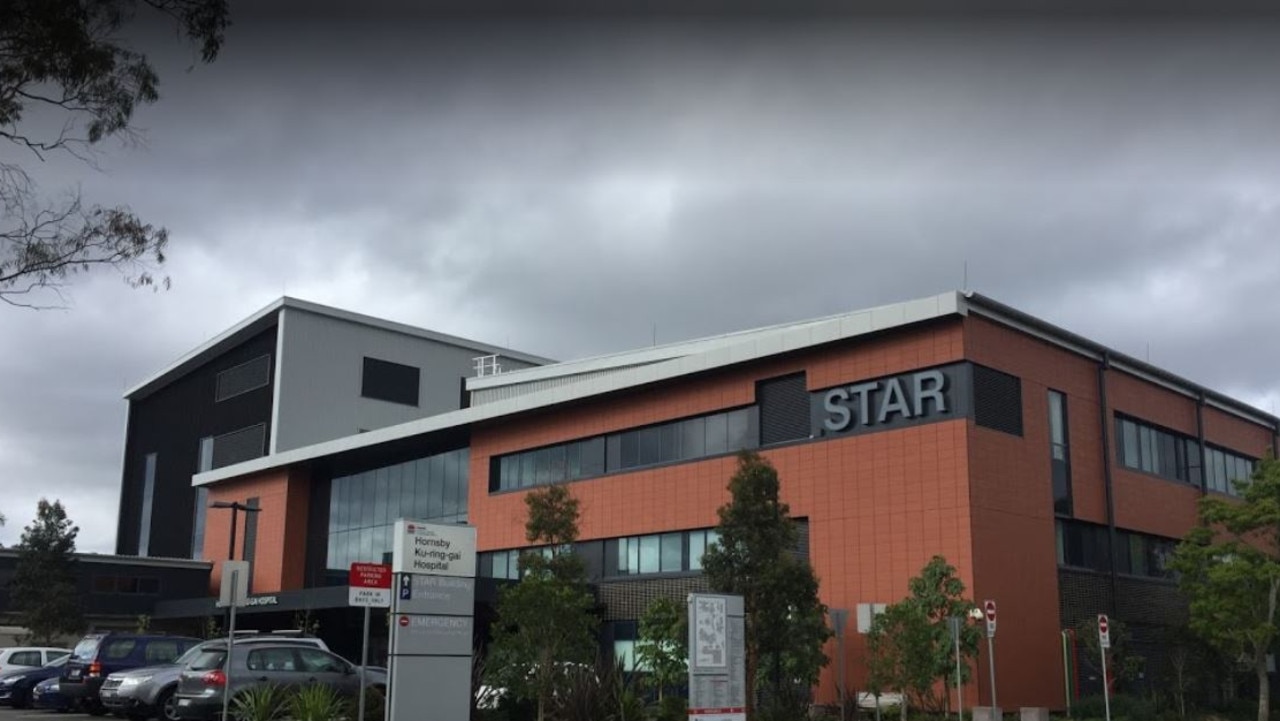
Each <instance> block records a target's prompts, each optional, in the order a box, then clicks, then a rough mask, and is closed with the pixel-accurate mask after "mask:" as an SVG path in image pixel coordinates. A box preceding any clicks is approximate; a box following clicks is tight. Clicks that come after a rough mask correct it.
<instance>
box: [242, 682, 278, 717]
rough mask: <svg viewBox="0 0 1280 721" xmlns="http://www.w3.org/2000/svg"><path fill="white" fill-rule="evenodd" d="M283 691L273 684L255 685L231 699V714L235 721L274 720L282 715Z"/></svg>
mask: <svg viewBox="0 0 1280 721" xmlns="http://www.w3.org/2000/svg"><path fill="white" fill-rule="evenodd" d="M285 702H286V699H285V695H284V691H283V690H282V689H281V688H280V687H279V686H276V685H275V684H267V685H265V686H255V687H253V688H251V689H248V690H245V691H242V692H240V693H238V694H236V695H235V697H234V698H233V699H232V700H231V716H232V717H233V718H235V719H236V721H275V720H276V719H278V718H280V717H282V716H283V715H284V710H285Z"/></svg>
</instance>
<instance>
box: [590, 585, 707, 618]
mask: <svg viewBox="0 0 1280 721" xmlns="http://www.w3.org/2000/svg"><path fill="white" fill-rule="evenodd" d="M599 589H600V590H599V597H600V603H601V604H602V605H603V606H604V607H605V611H604V620H606V621H623V620H626V621H634V620H636V619H638V618H640V616H641V615H643V614H644V610H645V609H646V608H648V607H649V604H651V603H653V602H654V601H656V600H658V599H659V598H669V599H672V600H674V601H679V602H681V603H683V602H684V600H685V598H686V597H687V596H688V595H689V594H690V593H707V592H709V591H710V590H711V586H710V585H709V584H708V583H707V579H706V577H705V576H701V575H698V576H683V577H679V578H652V579H637V580H634V581H631V580H627V581H612V582H606V583H601V584H600V586H599Z"/></svg>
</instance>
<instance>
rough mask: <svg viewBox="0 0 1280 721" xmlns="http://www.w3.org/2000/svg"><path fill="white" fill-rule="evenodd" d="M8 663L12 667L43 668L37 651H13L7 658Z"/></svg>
mask: <svg viewBox="0 0 1280 721" xmlns="http://www.w3.org/2000/svg"><path fill="white" fill-rule="evenodd" d="M9 663H10V664H11V665H13V666H43V665H44V664H43V663H42V662H41V658H40V652H39V651H15V652H14V653H13V655H12V656H10V657H9Z"/></svg>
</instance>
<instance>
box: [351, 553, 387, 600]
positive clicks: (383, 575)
mask: <svg viewBox="0 0 1280 721" xmlns="http://www.w3.org/2000/svg"><path fill="white" fill-rule="evenodd" d="M347 587H348V591H347V605H350V606H363V607H366V608H390V607H391V566H388V565H385V564H381V563H353V564H351V572H350V574H349V575H348V576H347Z"/></svg>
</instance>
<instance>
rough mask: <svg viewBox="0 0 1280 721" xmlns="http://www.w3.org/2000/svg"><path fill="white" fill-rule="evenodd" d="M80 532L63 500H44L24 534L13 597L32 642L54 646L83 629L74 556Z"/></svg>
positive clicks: (10, 588)
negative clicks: (61, 639)
mask: <svg viewBox="0 0 1280 721" xmlns="http://www.w3.org/2000/svg"><path fill="white" fill-rule="evenodd" d="M79 533H80V529H79V527H77V526H74V525H72V524H71V521H70V519H68V518H67V512H66V510H65V509H64V508H63V507H62V503H61V502H60V501H54V502H53V503H49V501H47V500H46V499H43V498H42V499H40V503H39V505H38V507H37V509H36V518H35V521H34V522H32V524H31V525H30V526H27V527H26V528H25V529H23V532H22V541H21V542H20V543H19V544H18V563H17V566H16V567H15V568H14V572H13V579H12V580H11V581H10V582H9V598H10V601H11V602H12V604H13V607H14V608H15V609H16V610H17V612H18V618H19V623H21V624H22V626H24V627H25V628H26V629H27V633H28V637H29V639H30V640H31V641H32V642H35V643H41V644H45V645H52V644H53V643H54V642H56V641H57V640H58V639H59V638H60V637H62V636H65V635H72V634H77V633H80V631H81V630H83V628H84V613H83V611H82V609H81V608H80V604H79V602H78V599H79V594H78V593H77V592H76V577H75V558H74V556H73V555H72V554H74V553H75V550H76V535H77V534H79Z"/></svg>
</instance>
